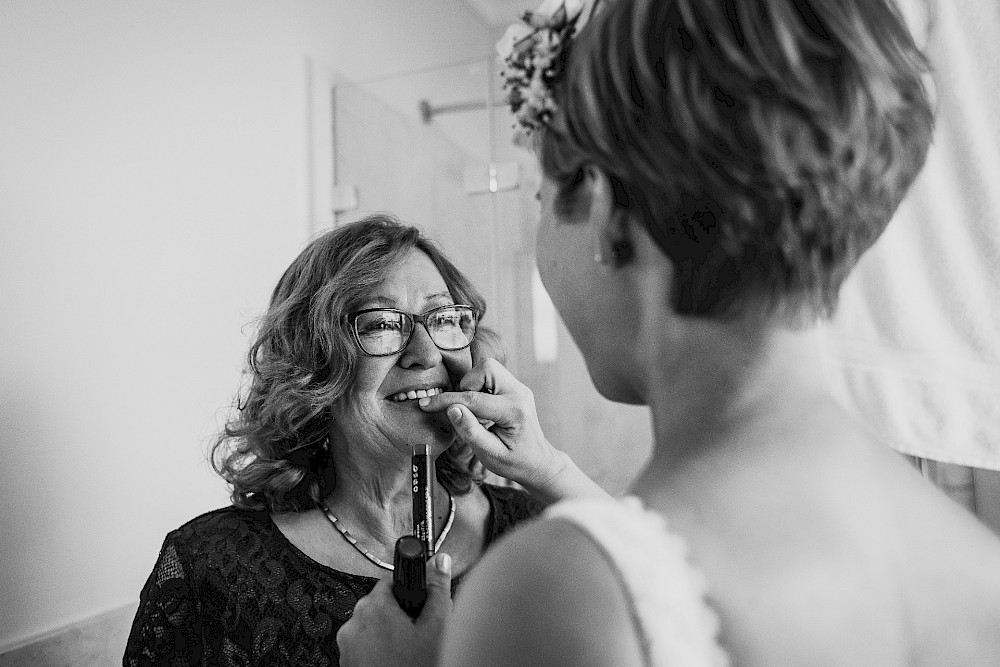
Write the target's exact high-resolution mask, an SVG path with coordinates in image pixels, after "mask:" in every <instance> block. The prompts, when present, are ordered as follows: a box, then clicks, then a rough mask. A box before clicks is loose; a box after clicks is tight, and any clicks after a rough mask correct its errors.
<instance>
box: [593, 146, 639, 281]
mask: <svg viewBox="0 0 1000 667" xmlns="http://www.w3.org/2000/svg"><path fill="white" fill-rule="evenodd" d="M583 177H584V183H583V185H584V187H585V188H587V199H588V211H587V216H588V218H587V222H588V223H589V224H590V227H591V229H592V230H593V232H594V245H595V248H594V260H595V261H597V262H598V263H599V264H604V265H611V266H620V265H622V264H624V263H626V262H627V261H628V260H629V259H631V257H632V251H633V245H632V243H633V242H632V240H631V239H630V238H629V237H630V228H629V227H630V226H629V224H628V217H629V201H628V194H627V192H626V191H625V187H624V185H623V184H622V183H621V181H619V180H618V179H616V178H615V177H613V176H611V175H610V174H608V173H607V172H605V171H604V170H602V169H600V168H599V167H596V166H594V165H590V166H588V167H585V168H584V170H583Z"/></svg>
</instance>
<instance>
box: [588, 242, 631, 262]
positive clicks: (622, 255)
mask: <svg viewBox="0 0 1000 667" xmlns="http://www.w3.org/2000/svg"><path fill="white" fill-rule="evenodd" d="M631 256H632V246H631V245H629V243H628V241H615V242H614V243H612V244H611V262H612V263H613V264H614V265H616V266H617V265H619V264H621V263H623V262H624V261H625V260H627V259H628V258H629V257H631ZM594 261H595V262H597V263H598V264H601V265H602V266H603V265H604V264H607V260H606V259H605V257H604V253H603V252H601V250H600V249H598V250H597V252H595V253H594Z"/></svg>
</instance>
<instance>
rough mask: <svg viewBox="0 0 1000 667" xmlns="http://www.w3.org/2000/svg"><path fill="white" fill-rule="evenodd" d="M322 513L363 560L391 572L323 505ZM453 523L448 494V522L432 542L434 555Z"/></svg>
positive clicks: (388, 565) (452, 504) (451, 498)
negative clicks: (365, 559)
mask: <svg viewBox="0 0 1000 667" xmlns="http://www.w3.org/2000/svg"><path fill="white" fill-rule="evenodd" d="M323 513H324V514H325V515H326V518H327V519H328V520H329V521H330V523H332V524H333V527H334V528H336V529H337V530H338V531H339V532H340V534H341V535H342V536H343V538H344V539H345V540H347V543H348V544H350V545H351V546H352V547H354V548H355V549H357V550H358V552H359V553H360V554H361V555H362V556H364V557H365V558H367V559H368V560H370V561H371V562H373V563H375V564H376V565H378V566H379V567H381V568H382V569H385V570H393V569H395V568H394V567H393V565H392V563H386V562H385V561H384V560H382V559H381V558H379V557H378V556H375V555H373V554H372V553H371V552H369V551H368V550H367V549H365V548H364V547H363V546H361V545H360V544H358V540H357V539H356V538H355V537H354V536H353V535H351V534H350V533H349V532H348V531H347V529H346V528H344V527H343V526H341V525H340V521H339V520H338V519H337V517H335V516H334V515H333V512H331V511H330V508H329V507H327V506H326V505H323ZM454 522H455V496H453V495H451V493H449V494H448V521H446V522H445V524H444V528H443V529H442V530H441V534H440V535H439V536H438V538H437V541H436V542H434V553H435V554H436V553H437V552H438V549H440V548H441V545H442V544H444V538H446V537H448V533H449V532H450V531H451V524H452V523H454ZM433 555H434V554H431V556H433Z"/></svg>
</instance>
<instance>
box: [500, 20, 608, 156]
mask: <svg viewBox="0 0 1000 667" xmlns="http://www.w3.org/2000/svg"><path fill="white" fill-rule="evenodd" d="M597 2H598V0H588V1H586V2H584V0H545V2H543V3H542V5H541V6H540V7H539V8H538V9H536V10H535V11H533V12H525V13H524V16H523V17H522V19H521V20H522V22H521V23H515V24H514V25H512V26H510V28H508V29H507V32H506V34H504V36H503V38H501V39H500V41H499V42H497V45H496V49H497V53H499V54H500V56H501V57H502V58H503V59H504V62H505V63H506V69H504V71H503V72H502V74H501V75H502V77H503V81H504V90H505V91H506V92H507V101H508V103H509V104H510V109H511V111H512V112H513V113H514V117H515V118H516V119H517V123H518V125H519V126H520V127H518V128H517V131H516V134H515V138H514V140H515V143H524V141H525V140H526V139H527V137H528V136H529V135H530V134H531V132H533V131H535V130H537V129H539V128H540V127H542V126H543V125H545V124H546V123H548V122H549V120H550V119H551V118H552V114H553V113H554V112H555V110H556V105H555V100H553V99H552V88H553V86H554V85H555V82H556V81H557V79H558V78H559V76H560V75H561V74H562V70H563V65H564V62H565V59H566V53H567V49H568V47H569V43H570V40H571V39H572V38H573V37H574V36H575V35H576V34H577V33H579V31H580V30H581V29H582V28H583V26H584V25H586V23H587V21H588V20H589V19H590V16H591V15H592V14H593V11H594V7H595V6H596V4H597Z"/></svg>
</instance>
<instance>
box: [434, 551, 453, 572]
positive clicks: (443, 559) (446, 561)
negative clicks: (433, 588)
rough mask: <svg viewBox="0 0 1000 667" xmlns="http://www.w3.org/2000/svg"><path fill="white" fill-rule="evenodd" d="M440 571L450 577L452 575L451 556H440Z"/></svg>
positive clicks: (442, 554)
mask: <svg viewBox="0 0 1000 667" xmlns="http://www.w3.org/2000/svg"><path fill="white" fill-rule="evenodd" d="M437 566H438V570H440V571H441V572H443V573H445V574H448V575H450V574H451V556H449V555H448V554H445V553H441V554H438V560H437Z"/></svg>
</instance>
